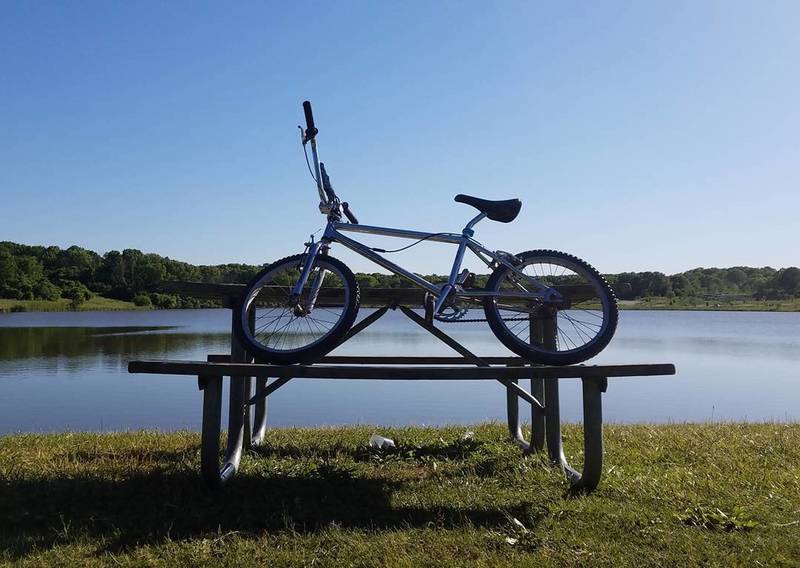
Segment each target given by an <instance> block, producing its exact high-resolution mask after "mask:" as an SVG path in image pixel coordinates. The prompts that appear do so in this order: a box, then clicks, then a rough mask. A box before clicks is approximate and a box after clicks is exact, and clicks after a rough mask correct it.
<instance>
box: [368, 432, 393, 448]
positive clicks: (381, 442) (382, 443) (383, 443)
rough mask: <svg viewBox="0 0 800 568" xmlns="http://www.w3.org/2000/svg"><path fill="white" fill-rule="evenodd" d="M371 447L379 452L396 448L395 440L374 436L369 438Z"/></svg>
mask: <svg viewBox="0 0 800 568" xmlns="http://www.w3.org/2000/svg"><path fill="white" fill-rule="evenodd" d="M369 447H370V448H376V449H378V450H385V449H388V448H394V447H396V446H395V445H394V440H392V439H391V438H384V437H383V436H378V435H377V434H373V435H372V436H370V437H369Z"/></svg>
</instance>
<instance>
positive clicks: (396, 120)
mask: <svg viewBox="0 0 800 568" xmlns="http://www.w3.org/2000/svg"><path fill="white" fill-rule="evenodd" d="M88 13H91V17H86V15H87V14H88ZM311 13H313V14H314V15H315V17H314V18H309V17H308V16H309V14H311ZM0 14H2V16H3V17H2V18H0V32H2V33H0V37H2V39H0V42H2V45H3V47H4V49H3V50H2V51H1V52H0V71H2V73H3V76H4V78H5V81H4V83H5V85H6V88H5V89H3V90H2V91H1V92H0V124H2V126H3V128H2V129H0V148H2V149H3V152H1V153H0V191H2V194H3V197H4V200H3V201H4V211H3V212H4V215H3V226H2V229H0V240H10V241H14V242H48V243H53V244H58V245H59V246H63V245H65V244H66V243H80V245H79V246H81V247H83V248H87V249H90V250H98V251H99V250H117V249H119V250H121V249H123V248H126V247H128V248H136V249H139V250H142V251H157V254H160V255H163V256H167V257H170V258H175V259H182V260H183V261H185V262H189V263H192V264H207V265H214V264H224V263H246V264H262V263H264V262H266V261H268V260H270V259H276V258H281V257H283V256H287V255H290V254H294V253H297V252H300V250H302V246H303V243H304V242H305V241H306V240H307V239H308V235H309V234H311V233H313V232H314V231H316V230H317V229H318V228H319V227H320V226H321V225H322V224H324V219H323V218H321V217H320V216H319V213H318V211H317V201H316V192H315V188H314V185H313V182H311V180H310V179H309V176H308V172H307V170H306V164H305V162H304V160H303V156H302V150H301V148H300V144H299V140H298V134H297V129H296V126H297V125H298V124H301V123H302V119H303V115H302V110H301V107H300V105H301V102H302V101H303V100H304V99H309V100H311V101H312V103H313V104H314V112H315V117H316V121H317V126H318V127H319V129H320V135H319V143H320V155H321V159H322V160H323V161H324V162H326V164H327V165H328V166H329V171H330V174H331V178H332V181H333V185H334V187H335V188H336V189H337V192H338V193H339V195H340V196H342V199H343V200H347V201H349V202H350V203H351V204H352V205H353V209H354V211H355V213H356V214H357V215H358V217H359V219H360V220H361V221H362V222H364V223H367V224H371V225H383V226H395V227H400V228H410V229H420V230H430V231H432V232H438V231H459V230H460V229H461V227H462V226H463V225H464V223H466V221H467V220H468V219H469V218H470V217H471V216H472V212H473V210H472V209H471V208H470V207H467V206H465V205H460V204H456V203H454V202H453V201H452V199H453V196H454V195H455V194H457V193H467V194H470V195H475V196H478V197H483V198H488V199H504V198H511V197H519V198H520V199H522V201H523V209H522V212H521V214H520V216H519V217H518V219H517V220H516V221H515V222H513V223H510V224H500V223H494V222H491V221H488V220H487V221H484V222H482V223H481V224H480V225H479V226H478V227H477V234H476V237H477V238H478V239H479V240H481V241H482V242H484V244H485V245H486V246H488V247H489V248H499V249H503V250H509V251H512V252H519V251H523V250H529V249H548V248H549V249H556V250H561V251H564V252H568V253H571V254H574V255H576V256H578V257H580V258H582V259H584V260H586V261H587V262H589V263H590V264H592V265H594V266H596V267H597V268H598V269H599V270H601V271H602V272H604V273H618V272H622V271H637V272H641V271H658V272H663V273H665V274H674V273H678V272H684V271H686V270H691V269H692V267H703V266H709V265H712V264H713V265H716V266H756V267H759V266H779V267H786V266H793V265H797V264H798V261H797V260H796V259H797V253H796V250H795V249H794V246H793V243H794V240H795V239H796V234H797V232H798V228H800V227H799V226H798V222H797V219H796V212H797V211H798V210H800V192H798V191H797V190H796V188H797V186H798V182H800V174H798V172H797V167H796V156H797V149H798V147H797V134H796V133H797V132H798V131H800V111H798V109H797V105H796V100H797V99H798V98H800V77H799V76H798V74H797V73H796V70H795V67H796V61H797V60H798V56H800V36H798V35H797V33H796V25H795V23H796V22H797V21H798V16H800V5H797V4H793V3H789V2H779V3H775V4H770V5H758V6H755V5H752V4H749V3H745V2H734V3H725V4H713V3H707V4H701V5H695V4H693V3H690V2H679V3H671V4H669V5H663V6H657V5H638V4H627V3H611V4H605V5H603V6H597V7H595V6H581V7H575V6H564V7H561V6H530V5H527V4H502V5H486V4H482V3H468V4H466V5H465V4H453V3H445V4H441V5H435V6H427V5H426V6H424V8H422V7H419V5H407V6H395V5H388V4H369V3H359V4H353V5H348V6H347V7H346V8H345V9H342V7H341V6H338V7H337V6H332V5H326V4H320V5H316V6H315V7H314V8H313V12H312V9H310V8H308V7H305V6H302V7H301V6H278V7H276V6H271V5H270V6H267V5H256V6H237V7H236V8H235V9H229V8H223V7H217V6H215V5H213V4H209V5H205V6H204V7H203V8H202V9H197V7H196V5H193V4H188V3H187V4H182V3H174V4H170V5H167V6H163V5H159V4H156V3H143V4H137V5H109V4H104V3H95V4H92V7H91V9H89V8H87V9H85V10H77V11H76V10H72V9H69V8H68V7H62V6H52V5H51V6H44V5H32V4H14V5H12V4H6V5H4V6H2V7H0ZM421 16H422V17H421ZM442 29H452V30H459V33H447V34H442ZM310 38H313V40H314V41H311V39H310ZM304 39H308V41H306V42H305V43H304V42H303V40H304ZM380 242H382V243H385V242H395V241H386V240H381V241H380ZM343 250H344V249H343V247H339V248H337V249H334V252H333V254H334V256H339V257H342V259H343V260H345V261H346V262H347V263H348V264H351V266H352V267H353V269H354V270H356V271H361V272H370V271H374V270H376V269H373V268H372V265H371V264H370V263H368V261H366V260H363V259H361V258H359V257H357V256H355V255H353V254H352V253H350V252H349V251H347V252H346V253H345V252H339V251H343ZM438 250H442V249H438ZM452 255H453V251H451V250H445V251H444V252H443V253H441V254H440V253H439V252H437V249H436V247H427V246H425V244H423V245H420V246H419V247H415V248H414V249H412V250H411V252H410V254H405V256H404V255H403V253H401V254H398V255H394V256H393V257H392V258H393V259H396V260H398V262H399V263H400V264H402V265H404V266H406V267H408V268H410V269H412V270H414V271H415V272H421V273H436V272H441V271H444V270H445V269H446V267H449V265H450V263H451V259H452ZM465 266H466V267H467V268H471V269H474V267H475V266H477V265H476V264H470V263H469V262H468V263H467V264H466V265H465Z"/></svg>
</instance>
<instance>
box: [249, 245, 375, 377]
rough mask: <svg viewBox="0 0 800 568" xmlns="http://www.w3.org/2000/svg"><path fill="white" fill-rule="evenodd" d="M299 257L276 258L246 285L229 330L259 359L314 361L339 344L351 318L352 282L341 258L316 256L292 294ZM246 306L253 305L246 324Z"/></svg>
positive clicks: (354, 306)
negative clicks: (298, 291)
mask: <svg viewBox="0 0 800 568" xmlns="http://www.w3.org/2000/svg"><path fill="white" fill-rule="evenodd" d="M304 258H305V255H302V254H298V255H294V256H289V257H286V258H284V259H281V260H279V261H277V262H275V263H273V264H271V265H269V266H268V267H266V268H265V269H264V270H262V271H261V272H260V273H259V274H257V275H256V277H255V278H253V280H252V281H251V282H250V284H248V286H247V289H246V291H245V294H244V297H243V300H242V303H241V306H240V307H239V313H238V314H237V318H236V320H235V321H236V326H235V328H234V330H235V332H236V335H237V337H238V338H239V340H240V341H241V342H242V343H243V344H244V345H245V348H246V349H247V351H248V352H250V353H251V354H252V355H253V356H254V357H255V358H256V359H258V360H260V361H264V362H268V363H277V364H282V365H288V364H293V363H310V362H314V361H316V360H318V359H319V358H320V357H322V356H324V355H325V354H326V353H328V352H329V351H331V350H333V349H334V348H335V347H336V346H337V345H338V344H339V342H340V341H341V340H342V339H343V338H344V336H345V335H346V334H347V331H348V330H349V329H350V327H351V326H352V325H353V322H354V321H355V319H356V315H357V314H358V305H359V288H358V283H357V282H356V279H355V276H353V273H352V272H351V271H350V269H349V268H347V266H346V265H345V264H344V263H343V262H341V261H339V260H336V259H335V258H332V257H330V256H327V255H320V256H318V257H317V259H316V261H315V263H314V267H313V269H312V270H311V273H310V274H309V276H308V279H307V280H306V284H305V286H304V287H303V290H302V292H301V294H300V295H299V296H294V295H293V294H292V289H293V288H294V286H295V284H296V283H297V281H298V279H299V278H300V271H301V269H302V262H303V260H304ZM315 283H316V285H315ZM315 292H316V293H315ZM251 309H252V310H255V317H254V319H255V325H254V326H253V327H252V329H251V327H250V324H249V319H250V318H249V312H250V310H251Z"/></svg>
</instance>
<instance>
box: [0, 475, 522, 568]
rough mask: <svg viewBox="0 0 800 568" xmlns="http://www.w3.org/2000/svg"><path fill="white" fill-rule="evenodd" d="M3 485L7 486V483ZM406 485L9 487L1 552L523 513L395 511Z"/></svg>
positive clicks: (498, 521)
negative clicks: (82, 542)
mask: <svg viewBox="0 0 800 568" xmlns="http://www.w3.org/2000/svg"><path fill="white" fill-rule="evenodd" d="M0 481H2V480H0ZM397 486H399V482H389V481H387V480H382V479H368V478H362V477H356V476H354V475H352V474H351V473H350V472H349V471H347V470H337V469H333V468H326V469H323V470H318V471H316V472H312V473H308V474H303V475H298V476H287V475H284V474H281V475H277V474H267V475H265V476H258V475H248V474H239V475H237V476H236V478H235V479H234V480H233V481H232V482H231V484H230V486H229V487H227V488H226V489H225V490H223V491H221V492H211V491H208V490H206V489H205V487H204V486H203V484H202V481H201V480H200V478H199V476H198V475H195V474H192V473H185V474H184V473H172V472H169V473H164V472H161V473H158V472H156V473H151V474H147V475H141V474H140V475H135V474H133V475H129V476H125V477H122V478H120V479H114V480H112V479H106V478H98V477H75V478H70V479H67V478H58V479H48V480H41V481H39V480H5V481H2V483H0V503H2V504H3V506H2V507H0V535H2V536H0V544H2V546H3V548H5V550H6V553H7V554H9V555H11V556H12V557H16V558H20V557H23V556H25V555H27V554H29V553H30V552H31V551H32V549H33V548H42V547H44V548H49V547H51V546H53V545H56V544H65V543H69V542H73V541H75V540H76V539H80V538H86V537H88V538H92V539H103V541H104V542H105V546H106V550H108V551H110V552H118V551H123V550H126V549H129V548H132V547H135V546H140V545H143V544H148V543H150V544H157V543H159V542H162V541H163V540H165V539H167V538H170V539H176V540H180V539H187V538H192V537H195V536H199V535H203V534H208V533H217V532H222V533H224V532H228V531H237V532H238V533H239V534H243V535H247V534H253V535H255V534H258V533H261V532H263V531H281V530H292V531H297V532H301V533H303V532H314V531H318V530H321V529H323V528H325V527H327V526H329V525H330V524H331V523H335V524H336V525H337V526H340V527H345V528H368V529H374V528H377V529H380V528H403V527H408V526H426V525H429V524H431V523H433V524H434V525H436V526H441V527H457V526H464V525H468V524H469V525H473V526H501V525H504V524H507V522H508V515H509V514H510V515H513V516H520V515H524V513H525V510H528V504H521V505H520V506H519V507H518V508H517V509H519V510H506V509H503V510H501V509H499V508H487V509H471V508H465V507H458V506H433V507H428V508H414V507H393V506H392V504H391V498H390V497H391V493H392V491H393V490H394V489H395V488H396V487H397Z"/></svg>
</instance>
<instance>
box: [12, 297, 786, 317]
mask: <svg viewBox="0 0 800 568" xmlns="http://www.w3.org/2000/svg"><path fill="white" fill-rule="evenodd" d="M100 300H108V301H109V302H113V304H111V305H109V304H108V303H106V302H97V303H93V302H92V300H89V301H88V302H86V303H85V304H84V305H82V306H80V307H79V308H77V309H75V308H72V307H70V306H69V304H68V302H58V301H56V302H48V301H40V300H0V315H2V314H12V313H63V312H150V311H184V310H197V309H223V308H222V306H210V307H206V308H167V309H162V308H153V307H139V306H135V305H134V304H133V303H132V302H125V301H122V300H109V299H107V298H101V299H100ZM623 302H635V303H630V304H626V303H623ZM48 304H53V305H48ZM104 304H105V305H104ZM362 307H369V306H362ZM479 309H480V308H479ZM619 310H620V311H648V312H665V311H674V312H761V313H777V312H780V313H797V312H800V300H787V301H754V302H751V303H748V304H747V305H743V306H737V305H728V306H726V305H719V306H717V307H713V306H706V305H685V304H684V305H670V304H668V303H650V302H644V301H641V300H623V301H620V304H619Z"/></svg>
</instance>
